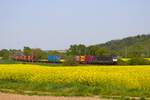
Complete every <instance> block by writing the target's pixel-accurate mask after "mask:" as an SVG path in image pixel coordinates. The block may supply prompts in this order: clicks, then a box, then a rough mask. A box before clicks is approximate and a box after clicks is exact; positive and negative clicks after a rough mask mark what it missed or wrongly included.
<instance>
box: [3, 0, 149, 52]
mask: <svg viewBox="0 0 150 100" xmlns="http://www.w3.org/2000/svg"><path fill="white" fill-rule="evenodd" d="M149 5H150V1H149V0H132V1H131V0H124V1H123V0H122V1H121V0H82V1H81V0H54V1H51V0H0V49H3V48H6V49H23V47H24V46H29V47H32V48H42V49H43V50H57V49H59V50H63V49H67V48H69V46H70V45H71V44H85V45H93V44H99V43H104V42H107V41H110V40H114V39H122V38H125V37H128V36H135V35H138V34H148V33H150V28H149V27H150V6H149Z"/></svg>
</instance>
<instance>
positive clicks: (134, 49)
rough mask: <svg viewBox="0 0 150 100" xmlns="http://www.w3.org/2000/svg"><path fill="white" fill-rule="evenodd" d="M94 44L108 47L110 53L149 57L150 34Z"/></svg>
mask: <svg viewBox="0 0 150 100" xmlns="http://www.w3.org/2000/svg"><path fill="white" fill-rule="evenodd" d="M95 46H96V47H104V48H108V49H109V50H110V52H111V53H112V54H117V55H119V56H123V57H135V56H143V57H150V34H148V35H138V36H134V37H127V38H124V39H120V40H111V41H109V42H106V43H103V44H98V45H95Z"/></svg>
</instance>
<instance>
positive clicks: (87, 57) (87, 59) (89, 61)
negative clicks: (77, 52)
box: [85, 56, 96, 64]
mask: <svg viewBox="0 0 150 100" xmlns="http://www.w3.org/2000/svg"><path fill="white" fill-rule="evenodd" d="M95 59H96V57H95V56H86V59H85V61H86V63H88V64H90V63H92V62H93V61H94V60H95Z"/></svg>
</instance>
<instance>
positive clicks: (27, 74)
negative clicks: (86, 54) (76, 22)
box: [0, 64, 150, 97]
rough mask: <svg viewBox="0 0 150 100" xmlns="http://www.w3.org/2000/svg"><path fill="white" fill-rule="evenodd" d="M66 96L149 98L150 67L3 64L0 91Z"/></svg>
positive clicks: (0, 67) (0, 71)
mask: <svg viewBox="0 0 150 100" xmlns="http://www.w3.org/2000/svg"><path fill="white" fill-rule="evenodd" d="M7 90H13V91H14V92H16V93H25V91H33V92H30V93H31V94H38V95H40V94H42V95H61V96H62V95H63V96H95V95H104V96H139V97H149V96H150V66H74V67H71V66H68V67H64V66H63V67H61V66H59V67H56V66H55V67H54V66H51V67H50V66H49V67H48V66H43V65H29V64H0V91H7Z"/></svg>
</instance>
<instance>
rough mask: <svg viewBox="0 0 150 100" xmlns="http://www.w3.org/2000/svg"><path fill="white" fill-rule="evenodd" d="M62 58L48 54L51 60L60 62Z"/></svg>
mask: <svg viewBox="0 0 150 100" xmlns="http://www.w3.org/2000/svg"><path fill="white" fill-rule="evenodd" d="M60 59H61V57H60V56H55V55H49V56H48V61H49V62H60Z"/></svg>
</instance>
